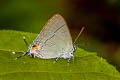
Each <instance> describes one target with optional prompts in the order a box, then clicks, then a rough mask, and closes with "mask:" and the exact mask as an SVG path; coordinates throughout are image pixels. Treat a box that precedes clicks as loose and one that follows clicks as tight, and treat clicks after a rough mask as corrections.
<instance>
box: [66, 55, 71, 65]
mask: <svg viewBox="0 0 120 80" xmlns="http://www.w3.org/2000/svg"><path fill="white" fill-rule="evenodd" d="M71 58H72V57H70V58H68V60H67V65H68V66H69V64H70V59H71Z"/></svg>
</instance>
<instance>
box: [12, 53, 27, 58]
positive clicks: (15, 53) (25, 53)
mask: <svg viewBox="0 0 120 80" xmlns="http://www.w3.org/2000/svg"><path fill="white" fill-rule="evenodd" d="M16 53H23V55H21V56H18V57H17V58H15V60H16V59H18V58H21V57H23V56H25V55H26V54H28V52H24V51H18V52H12V54H16Z"/></svg>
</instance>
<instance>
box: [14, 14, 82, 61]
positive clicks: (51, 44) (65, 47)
mask: <svg viewBox="0 0 120 80" xmlns="http://www.w3.org/2000/svg"><path fill="white" fill-rule="evenodd" d="M83 30H84V27H83V28H82V29H81V31H80V33H79V35H78V36H77V38H76V40H77V39H78V37H79V36H80V34H81V33H82V31H83ZM76 40H75V41H74V43H73V42H72V37H71V34H70V31H69V29H68V26H67V23H66V21H65V19H64V18H63V17H62V16H61V15H60V14H55V15H54V16H53V17H51V18H50V19H49V20H48V22H47V23H46V25H45V26H44V27H43V29H42V30H41V32H40V34H39V35H38V36H37V37H36V39H35V40H34V41H33V43H32V44H31V45H29V46H28V43H27V41H26V39H25V37H24V41H25V43H26V45H27V46H28V51H27V52H24V51H20V52H22V53H24V54H23V55H22V56H25V55H26V54H28V55H30V56H31V57H33V58H34V57H38V58H41V59H52V58H56V61H57V60H58V59H59V58H64V59H68V63H69V61H70V59H71V58H72V59H74V55H73V53H74V51H75V50H76V46H75V42H76ZM13 53H15V52H13ZM22 56H19V57H17V58H20V57H22ZM56 61H55V62H56Z"/></svg>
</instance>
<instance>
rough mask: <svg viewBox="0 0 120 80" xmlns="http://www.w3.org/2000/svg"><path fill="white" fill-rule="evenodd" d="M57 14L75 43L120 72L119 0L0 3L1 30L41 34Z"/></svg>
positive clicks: (7, 0) (5, 0)
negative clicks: (47, 23) (76, 38)
mask: <svg viewBox="0 0 120 80" xmlns="http://www.w3.org/2000/svg"><path fill="white" fill-rule="evenodd" d="M56 13H60V14H61V15H63V16H64V17H65V19H66V21H67V23H68V26H69V28H70V31H71V34H72V36H73V41H74V39H75V37H76V36H77V34H78V33H79V31H80V29H81V27H82V26H84V27H85V31H84V32H83V34H82V35H81V37H80V39H79V40H78V42H77V44H79V45H78V46H79V47H81V48H84V49H86V50H88V51H97V52H98V55H99V56H102V57H104V58H105V59H107V60H108V62H109V63H111V64H113V65H115V66H116V67H117V68H118V70H120V44H119V43H120V38H119V34H120V0H0V29H1V30H3V29H5V30H17V31H25V32H32V33H39V32H40V30H41V29H42V27H43V26H44V25H45V23H46V22H47V20H48V19H49V18H50V17H51V16H53V15H54V14H56Z"/></svg>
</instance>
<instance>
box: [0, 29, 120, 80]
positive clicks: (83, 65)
mask: <svg viewBox="0 0 120 80" xmlns="http://www.w3.org/2000/svg"><path fill="white" fill-rule="evenodd" d="M23 36H26V39H27V41H28V42H29V43H32V41H33V40H34V39H35V37H36V36H37V34H33V33H26V32H19V31H9V30H1V31H0V80H23V79H24V80H41V79H42V80H78V79H79V80H120V73H119V72H118V71H117V70H116V68H115V67H114V66H112V65H110V64H108V63H107V61H106V60H104V59H102V58H100V57H98V56H96V53H95V52H87V51H85V50H83V49H81V48H77V50H76V52H75V53H74V56H75V59H74V63H73V61H72V60H71V62H70V64H69V65H67V60H65V59H59V60H58V62H57V63H55V64H54V63H53V61H54V60H55V59H50V60H44V59H39V58H31V57H30V56H25V57H22V58H20V59H17V60H15V58H16V56H18V55H21V54H15V55H13V54H12V51H22V50H24V51H27V49H26V46H25V43H24V42H23V40H22V37H23Z"/></svg>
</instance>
